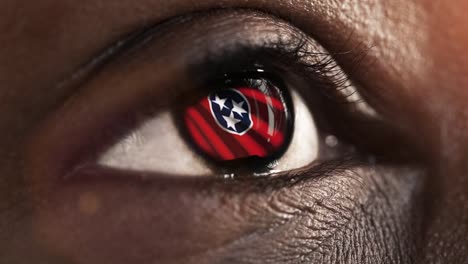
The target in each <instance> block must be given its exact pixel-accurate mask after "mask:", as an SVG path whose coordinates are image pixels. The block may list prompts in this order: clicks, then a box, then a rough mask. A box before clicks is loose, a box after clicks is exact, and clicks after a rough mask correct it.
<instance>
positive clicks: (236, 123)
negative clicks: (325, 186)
mask: <svg viewBox="0 0 468 264" xmlns="http://www.w3.org/2000/svg"><path fill="white" fill-rule="evenodd" d="M283 93H284V91H282V90H280V89H279V88H278V87H277V86H275V85H273V84H271V83H270V82H268V81H266V80H263V79H258V80H249V81H248V82H245V84H241V85H232V86H230V87H226V88H223V89H219V90H216V91H214V92H212V93H210V94H208V95H207V96H205V97H202V98H201V99H200V100H198V101H197V102H195V103H193V104H191V105H190V106H188V107H187V108H186V109H185V111H184V113H183V115H184V124H185V127H186V130H187V134H188V137H189V140H190V141H191V143H192V144H193V145H194V146H195V147H196V148H197V149H198V150H199V151H200V152H201V153H202V154H203V155H204V156H206V157H207V158H209V159H212V160H214V161H218V162H223V161H236V160H244V159H250V158H256V159H257V160H258V159H260V160H265V161H268V160H269V159H271V158H277V157H278V156H279V155H281V153H282V152H283V151H284V149H285V147H286V146H287V145H288V143H289V139H290V134H291V131H290V130H291V126H292V124H291V119H292V118H291V113H289V112H288V111H289V107H287V104H286V100H285V99H284V96H283Z"/></svg>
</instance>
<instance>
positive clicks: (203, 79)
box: [35, 12, 403, 177]
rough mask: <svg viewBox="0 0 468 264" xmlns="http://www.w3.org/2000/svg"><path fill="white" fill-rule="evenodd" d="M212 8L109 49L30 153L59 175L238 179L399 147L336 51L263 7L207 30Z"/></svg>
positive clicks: (377, 154) (381, 153)
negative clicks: (36, 153) (38, 153)
mask: <svg viewBox="0 0 468 264" xmlns="http://www.w3.org/2000/svg"><path fill="white" fill-rule="evenodd" d="M220 14H221V13H219V14H218V13H213V14H199V15H194V16H193V17H190V19H187V18H181V19H174V20H170V21H168V22H166V23H163V24H161V25H158V26H157V27H155V28H154V29H152V30H148V31H144V32H143V33H141V34H137V36H132V37H130V39H129V40H128V42H126V43H125V45H120V46H121V47H122V48H121V49H119V48H115V49H112V52H114V53H113V54H112V57H109V60H108V61H105V63H103V64H102V67H103V68H102V69H101V70H100V71H97V73H96V74H95V75H93V76H92V77H88V79H87V81H85V82H83V86H84V87H82V88H81V90H80V91H79V92H77V93H76V94H74V96H73V97H72V98H70V100H68V101H67V103H66V104H65V105H64V107H63V108H62V109H60V111H58V112H57V114H56V115H55V116H54V118H52V120H51V121H50V124H51V125H48V126H46V128H45V129H43V131H42V132H41V134H40V135H39V136H38V138H39V139H38V140H37V142H38V143H37V144H36V145H37V146H35V147H37V148H40V149H47V150H48V151H47V155H45V156H44V158H42V159H41V158H37V161H36V162H37V163H38V164H49V165H47V170H48V171H50V170H52V169H53V170H54V174H58V175H66V176H64V177H67V176H68V175H71V174H73V175H75V174H77V173H78V174H79V173H84V174H86V173H87V171H89V170H91V171H95V169H98V171H99V173H93V174H94V175H95V174H99V175H102V174H105V173H103V171H107V170H108V171H110V172H112V173H111V174H112V175H115V174H118V173H116V172H119V173H120V172H122V173H124V174H125V175H127V174H131V175H134V174H133V172H135V173H136V174H137V175H140V176H142V175H143V176H146V175H148V177H155V176H157V175H164V176H171V177H173V176H223V177H232V176H236V177H242V176H247V177H250V176H252V175H253V176H256V175H257V176H264V175H279V174H285V173H286V174H287V173H294V171H298V170H303V169H313V168H320V167H321V166H322V165H324V164H326V163H329V162H340V161H343V160H348V159H352V160H356V161H360V160H364V159H367V158H368V156H372V158H375V157H381V156H382V157H386V155H389V156H391V153H394V152H395V153H396V152H397V151H398V150H399V148H400V146H401V144H397V143H398V142H403V140H400V137H399V134H398V133H397V132H396V131H395V129H391V127H389V126H388V125H386V123H385V122H383V120H382V119H381V118H380V116H379V115H378V114H376V111H374V109H373V108H372V107H371V106H370V105H368V104H367V103H366V101H365V100H364V99H363V98H362V97H361V96H360V93H359V89H357V87H356V85H355V84H354V83H353V82H352V81H351V80H350V78H349V77H348V75H347V74H346V72H345V71H344V70H343V69H342V68H341V67H340V65H339V64H338V63H337V62H336V57H338V56H340V54H330V53H328V52H327V51H326V50H325V49H324V48H323V47H322V46H321V45H320V44H319V43H317V42H316V41H315V40H314V39H312V38H311V37H310V36H307V35H305V34H304V33H303V32H302V31H300V30H299V29H297V28H295V27H293V26H291V25H290V24H289V23H287V22H284V21H281V20H279V19H277V18H273V17H265V15H264V14H261V15H260V14H251V13H249V14H244V13H242V12H240V13H236V14H237V15H232V16H230V18H229V20H226V23H223V24H222V25H219V26H216V27H210V25H212V24H216V23H215V22H217V21H219V19H220ZM242 14H243V15H242ZM242 17H243V18H244V19H240V18H242ZM239 21H241V22H242V23H240V22H239ZM246 28H249V30H245V29H246ZM201 32H203V33H201ZM63 120H68V121H67V122H63ZM41 135H42V136H41ZM396 138H398V139H397V140H395V139H396ZM58 139H59V140H58ZM381 142H386V146H387V147H385V148H381V147H379V146H381ZM388 142H395V144H388ZM390 145H391V146H392V148H389V147H388V146H390ZM394 149H395V150H394ZM400 153H401V152H400ZM400 153H399V154H400ZM399 156H401V155H399ZM35 160H36V159H35ZM41 166H42V165H41ZM54 166H55V167H54Z"/></svg>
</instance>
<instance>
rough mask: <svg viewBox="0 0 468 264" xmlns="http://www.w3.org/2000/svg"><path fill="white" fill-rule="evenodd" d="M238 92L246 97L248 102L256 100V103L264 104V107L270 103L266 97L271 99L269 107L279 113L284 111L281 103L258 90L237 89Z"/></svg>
mask: <svg viewBox="0 0 468 264" xmlns="http://www.w3.org/2000/svg"><path fill="white" fill-rule="evenodd" d="M238 90H239V91H241V92H242V93H243V94H244V95H245V96H246V97H248V98H249V99H250V100H256V101H257V103H262V104H265V105H269V104H270V103H269V102H267V97H268V98H270V99H271V106H272V107H274V108H276V109H277V110H279V111H283V110H284V105H283V103H282V102H281V101H280V100H278V99H276V98H273V97H271V96H268V95H266V94H264V93H262V92H260V91H258V90H253V89H249V88H244V87H242V88H238Z"/></svg>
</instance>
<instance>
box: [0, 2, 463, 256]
mask: <svg viewBox="0 0 468 264" xmlns="http://www.w3.org/2000/svg"><path fill="white" fill-rule="evenodd" d="M217 8H250V9H254V10H257V11H260V12H261V13H258V12H253V11H243V12H238V11H235V10H228V11H226V13H223V15H219V14H218V15H211V16H207V17H208V18H205V17H204V15H200V17H199V18H197V19H193V23H192V22H191V23H187V24H183V23H182V24H179V25H172V26H167V32H169V33H167V34H162V35H160V36H159V35H158V37H155V38H154V39H152V40H151V42H150V44H149V45H148V47H146V48H144V49H141V50H138V51H136V52H135V53H134V54H133V56H131V58H126V59H119V58H116V59H114V58H112V59H110V62H109V63H108V64H105V65H101V64H100V63H95V64H93V63H92V62H93V61H95V62H96V61H97V62H100V61H101V60H100V59H96V57H97V56H98V55H99V54H102V52H103V50H106V49H108V48H109V47H111V46H113V45H114V46H115V43H116V42H118V41H119V40H122V39H125V37H126V36H128V35H129V34H131V33H133V32H136V31H138V30H141V29H142V28H145V27H148V26H150V25H155V24H158V23H160V22H161V21H163V20H166V19H169V18H172V17H176V16H184V15H188V14H190V13H192V12H195V11H206V10H209V9H217ZM466 10H468V3H466V2H465V1H461V0H457V1H428V0H426V1H425V0H411V1H408V0H394V1H384V0H369V1H358V0H348V1H335V0H324V1H315V0H293V1H278V0H269V1H261V0H238V1H236V0H224V1H217V0H216V1H215V0H213V1H211V0H199V1H195V2H194V1H185V0H172V1H159V0H142V1H131V0H118V1H116V0H114V1H96V0H85V1H68V0H40V1H21V0H3V1H1V2H0V32H1V34H0V46H1V49H0V84H1V85H0V128H1V129H0V175H2V176H1V181H0V188H1V189H0V190H1V191H0V193H1V194H0V263H51V264H53V263H80V264H81V263H86V264H94V263H100V264H101V263H466V259H468V203H467V202H466V201H467V200H468V181H467V180H466V177H467V176H466V175H467V173H468V166H467V163H466V162H465V159H466V156H467V154H468V137H467V136H466V134H467V133H465V129H466V128H467V125H466V124H467V122H468V114H467V113H468V106H467V105H468V104H467V103H466V102H468V92H467V90H466V89H465V87H467V85H468V74H467V72H466V71H467V69H468V56H467V55H466V52H465V50H466V48H467V47H468V33H467V32H468V31H467V30H466V25H467V24H468V18H467V16H466V15H465V11H466ZM236 12H238V13H236ZM280 18H281V19H284V20H286V21H288V24H289V25H291V26H292V27H294V28H298V29H299V30H300V31H302V32H303V33H304V34H305V35H307V36H308V37H309V38H311V39H313V40H314V41H316V42H317V43H319V44H320V45H321V46H322V47H323V48H324V49H325V50H327V51H328V52H330V53H339V52H344V51H351V52H346V53H344V54H343V55H341V56H336V57H335V59H336V60H337V63H338V64H339V65H340V66H341V67H342V68H343V69H344V71H345V72H346V73H348V75H349V76H350V78H351V79H353V81H354V82H355V83H357V84H359V87H360V92H361V93H362V94H363V96H364V97H365V99H366V101H367V102H368V103H369V104H370V105H372V106H373V107H374V108H375V109H376V110H377V111H378V112H379V113H380V114H381V116H383V118H384V119H385V120H387V123H388V124H389V126H390V127H391V128H392V129H394V130H395V131H398V133H399V134H401V135H402V136H401V137H402V138H405V142H406V143H404V144H402V145H404V147H405V148H407V149H409V150H411V151H408V153H411V154H408V155H407V158H406V157H405V159H404V161H403V162H402V161H398V162H377V164H374V165H370V164H366V163H364V164H362V163H359V164H354V163H353V164H349V165H342V167H340V169H327V168H321V169H317V168H315V169H314V168H307V169H305V170H303V171H301V173H300V176H299V177H296V178H294V179H293V180H292V181H291V182H288V183H285V182H284V181H282V180H281V177H278V178H275V179H268V178H266V179H263V180H259V181H249V180H247V181H239V182H224V181H219V180H214V178H209V177H208V178H201V177H200V178H196V179H193V178H191V179H182V178H177V177H176V178H174V177H167V176H165V175H156V174H155V175H150V177H151V179H150V180H144V181H141V180H135V178H136V177H131V176H130V177H127V176H129V175H125V174H126V173H116V172H111V173H110V174H111V175H104V176H105V177H90V178H86V179H73V180H67V181H63V180H62V176H63V174H64V173H66V172H64V170H66V169H64V168H62V167H61V166H62V165H63V164H64V163H66V161H65V158H62V157H65V156H67V152H70V151H72V150H74V149H77V148H79V147H77V145H80V144H81V142H85V141H93V136H94V134H93V132H92V131H96V130H99V129H98V128H96V129H94V130H93V129H87V128H89V127H93V128H94V125H95V124H107V123H106V122H110V121H109V120H110V119H112V118H113V117H112V116H111V115H112V114H114V115H118V114H115V111H113V110H110V109H114V108H116V107H117V106H118V107H120V108H121V109H124V111H125V109H126V108H125V107H132V106H133V105H136V104H138V103H140V101H141V100H143V99H140V98H146V97H145V96H146V95H147V94H146V93H145V91H146V90H145V88H144V87H146V86H148V85H152V86H154V87H166V86H167V85H169V84H172V83H174V82H175V81H174V79H177V81H178V82H180V83H183V81H181V80H188V78H189V77H187V76H188V75H187V74H183V72H184V69H183V68H182V66H180V65H184V61H185V60H186V57H187V58H188V57H190V56H189V53H190V52H191V53H190V54H196V53H197V52H198V51H199V50H201V49H202V48H206V45H208V44H203V43H205V42H206V43H215V44H216V43H218V40H219V42H220V43H221V40H226V39H230V38H232V36H236V37H237V38H242V39H255V38H259V37H260V36H263V35H265V36H266V37H265V39H267V38H268V36H267V33H265V32H269V31H268V30H270V29H271V31H275V30H276V28H277V27H278V23H280V22H278V21H282V20H281V19H280ZM221 22H222V23H221ZM281 23H282V22H281ZM243 25H248V27H247V26H245V27H243ZM284 30H285V32H286V33H287V32H290V30H289V29H287V27H286V29H284ZM202 37H203V38H202ZM196 40H200V41H199V42H196ZM203 41H205V42H203ZM175 43H176V44H175ZM192 43H198V45H199V46H196V45H195V46H192V45H191V44H192ZM200 43H201V44H200ZM184 45H185V46H184ZM206 49H207V48H206ZM185 51H187V55H184V54H185ZM359 54H366V55H365V56H364V58H363V59H362V61H361V62H360V63H359V64H358V65H357V66H356V64H355V63H353V61H355V60H354V58H356V56H358V55H359ZM148 58H151V59H148ZM90 62H91V64H90ZM84 65H85V66H84ZM80 69H81V71H80ZM77 72H78V73H79V74H76V73H77ZM180 72H181V74H178V73H180ZM185 83H189V82H188V81H187V82H185ZM129 85H131V86H132V87H133V88H134V89H132V90H129V89H128V87H129ZM138 87H140V88H138ZM152 93H153V94H152V96H154V98H158V100H159V101H156V100H155V107H157V108H164V107H169V106H170V105H168V104H167V103H166V102H169V101H170V98H171V96H172V95H171V92H170V91H168V90H163V89H159V90H158V88H155V90H154V91H152ZM70 98H72V99H70ZM103 98H108V99H103ZM115 98H119V99H118V100H117V99H115ZM98 102H99V103H98ZM111 112H112V113H111ZM73 120H76V122H75V123H77V124H78V125H76V126H72V125H71V124H75V123H74V122H73ZM90 130H91V132H90ZM87 131H88V132H87ZM375 133H377V132H375ZM90 138H91V139H90ZM71 139H73V140H71ZM98 140H100V139H99V138H98ZM63 142H69V145H67V144H65V143H63ZM385 142H387V141H385ZM386 144H387V145H386ZM64 146H65V147H64ZM391 147H392V146H390V144H389V143H385V144H379V145H378V147H375V148H378V152H385V151H386V149H390V148H391ZM371 149H372V148H371ZM343 166H344V167H343ZM325 167H326V166H325ZM121 174H124V175H121ZM101 176H102V175H101ZM283 178H284V177H283Z"/></svg>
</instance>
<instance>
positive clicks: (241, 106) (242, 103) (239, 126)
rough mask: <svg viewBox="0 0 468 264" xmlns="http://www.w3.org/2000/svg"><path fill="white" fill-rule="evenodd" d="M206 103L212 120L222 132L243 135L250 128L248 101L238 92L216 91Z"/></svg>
mask: <svg viewBox="0 0 468 264" xmlns="http://www.w3.org/2000/svg"><path fill="white" fill-rule="evenodd" d="M208 101H209V103H210V109H211V114H212V115H213V118H214V119H215V120H216V123H217V124H218V126H220V127H221V128H222V129H223V130H224V131H226V132H229V133H231V134H236V135H243V134H245V133H246V132H247V131H249V130H250V129H251V128H252V125H253V122H252V117H251V112H250V111H251V109H250V105H249V101H248V100H247V98H246V97H245V96H244V95H243V94H242V93H241V92H240V91H238V90H235V89H224V90H220V91H216V92H214V93H211V94H210V95H209V96H208Z"/></svg>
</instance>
